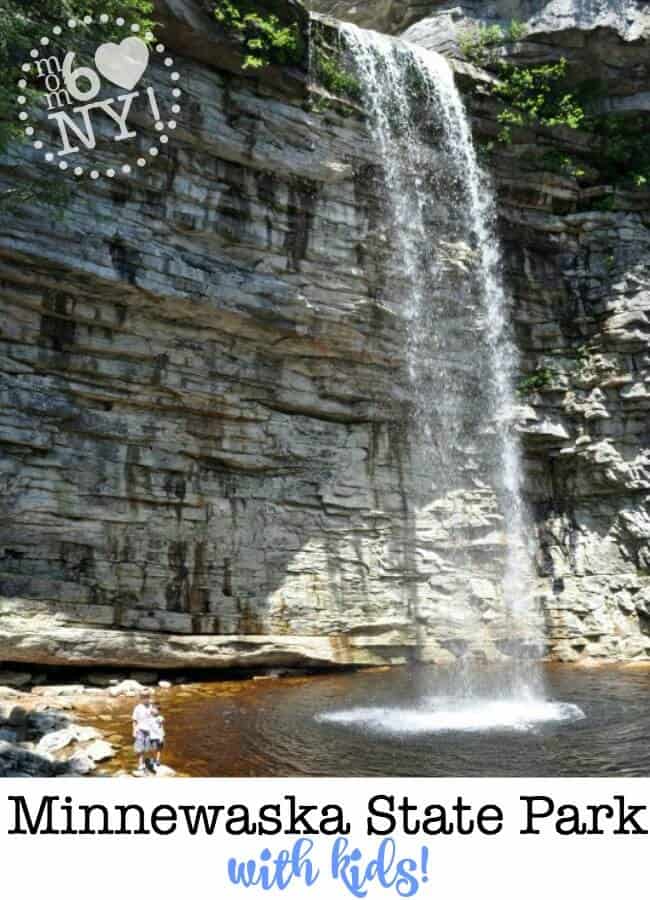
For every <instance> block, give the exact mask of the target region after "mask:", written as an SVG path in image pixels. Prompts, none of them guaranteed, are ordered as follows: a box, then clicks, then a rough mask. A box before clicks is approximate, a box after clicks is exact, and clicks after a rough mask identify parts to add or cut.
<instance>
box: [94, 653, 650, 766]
mask: <svg viewBox="0 0 650 900" xmlns="http://www.w3.org/2000/svg"><path fill="white" fill-rule="evenodd" d="M475 680H476V683H475V694H476V695H478V696H476V695H475V696H474V697H473V698H472V699H467V700H462V699H460V698H458V697H456V696H454V694H453V690H452V688H453V683H454V680H453V679H452V678H450V677H449V673H448V672H446V673H443V672H442V671H440V670H436V669H435V668H429V667H420V668H417V669H411V670H408V669H391V670H388V671H381V672H366V673H363V672H360V673H352V674H338V675H328V676H316V677H309V678H282V679H269V680H255V681H240V682H221V683H214V684H205V685H196V686H192V687H183V688H175V689H173V690H172V691H169V692H166V693H161V694H160V695H159V699H160V702H161V706H162V709H163V712H164V714H165V716H166V720H167V730H168V741H167V747H166V751H165V759H164V761H165V762H167V763H168V764H169V765H171V766H172V767H174V768H175V769H177V770H178V771H179V772H181V773H186V774H190V775H207V776H309V775H319V776H337V775H347V776H353V775H354V776H370V775H373V776H382V775H385V776H479V775H484V776H561V775H566V776H596V775H601V776H606V775H649V774H650V672H646V671H634V670H629V669H624V668H610V667H607V668H598V669H592V670H579V669H575V668H572V667H568V666H550V667H547V670H546V673H545V681H546V699H545V700H539V699H535V698H531V697H526V696H520V697H518V698H516V699H507V698H506V699H504V698H503V697H502V698H500V699H495V698H494V697H493V696H492V693H493V685H492V684H491V681H492V674H491V673H490V672H489V671H487V670H486V671H485V672H484V673H482V674H479V675H478V676H477V677H476V678H475ZM481 695H482V696H481ZM132 705H133V701H132V700H129V701H121V703H120V704H119V705H118V706H117V707H113V708H112V711H111V714H110V719H111V722H110V724H108V722H107V719H108V718H109V716H108V715H107V714H106V713H104V715H103V716H102V719H103V721H101V722H98V724H100V726H101V727H102V728H103V729H104V730H105V731H109V732H110V731H113V732H118V734H121V735H122V736H123V738H124V742H125V750H124V752H123V753H122V754H121V755H120V757H119V758H118V759H117V760H116V762H115V763H114V766H131V765H132V755H131V754H130V752H129V751H128V742H129V736H128V733H129V717H130V707H131V706H132Z"/></svg>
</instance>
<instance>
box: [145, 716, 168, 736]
mask: <svg viewBox="0 0 650 900" xmlns="http://www.w3.org/2000/svg"><path fill="white" fill-rule="evenodd" d="M149 737H150V738H151V740H152V741H162V739H163V738H164V737H165V728H164V726H163V717H162V716H151V718H150V719H149Z"/></svg>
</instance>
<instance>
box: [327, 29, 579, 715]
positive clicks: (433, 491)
mask: <svg viewBox="0 0 650 900" xmlns="http://www.w3.org/2000/svg"><path fill="white" fill-rule="evenodd" d="M342 34H343V37H344V41H345V43H346V45H347V46H348V48H349V50H350V52H351V54H352V57H353V59H354V64H355V67H356V72H357V77H358V79H359V82H360V85H361V89H362V93H363V101H364V107H365V109H366V111H367V115H368V127H369V130H370V134H371V137H372V139H373V141H374V143H375V144H376V146H377V149H378V156H379V161H380V165H381V169H382V172H383V178H384V181H385V194H386V221H387V223H388V226H387V227H388V235H387V237H388V241H389V243H390V246H391V248H392V253H391V260H390V264H389V269H390V271H389V279H388V281H389V288H388V289H389V290H390V291H391V292H392V294H393V296H394V297H397V298H399V301H400V304H401V307H402V309H403V315H404V316H405V318H406V320H407V362H408V370H409V382H410V393H411V396H412V427H411V431H412V436H413V439H412V444H413V446H414V456H415V458H416V468H417V469H418V471H419V472H420V473H421V474H422V473H423V475H424V479H425V481H426V482H427V483H426V490H427V492H429V493H430V495H431V496H432V497H433V498H434V499H433V501H432V503H433V506H432V508H433V509H434V510H439V511H440V512H441V514H442V515H443V516H444V519H445V520H446V521H447V522H451V523H452V527H451V529H450V535H449V536H448V538H447V539H446V541H444V542H443V543H444V548H443V550H442V551H441V553H440V555H439V559H438V560H437V565H438V572H439V573H442V574H443V575H445V574H446V575H447V576H448V577H449V580H450V582H451V581H452V579H453V580H455V581H456V583H460V584H461V590H462V586H463V585H464V584H465V585H466V584H468V583H469V580H470V579H471V578H475V577H477V576H478V577H481V576H482V575H484V574H485V573H484V572H483V569H484V567H485V563H484V561H483V560H484V557H483V559H481V558H479V557H477V554H476V552H475V547H474V545H473V544H472V541H471V540H470V539H469V538H468V536H467V535H468V529H470V528H471V526H472V521H471V520H472V518H476V517H478V516H484V517H485V518H486V519H487V520H489V519H492V520H493V521H495V522H496V523H497V524H496V526H495V527H496V528H497V529H498V530H499V531H500V533H501V541H500V546H499V547H498V548H497V550H496V552H495V553H494V554H493V557H499V560H498V561H497V567H496V569H495V568H494V565H495V560H494V559H492V560H491V561H490V566H491V570H490V574H491V575H492V577H493V578H494V577H495V578H496V581H497V585H498V587H497V590H498V593H499V596H500V598H501V605H502V610H501V620H502V625H501V641H500V643H501V646H502V647H504V648H506V651H507V655H508V658H509V664H508V665H507V666H503V667H500V668H499V673H500V674H499V675H498V676H496V677H495V674H494V673H491V676H490V678H489V679H487V678H485V669H484V668H481V667H477V666H476V665H475V664H474V663H473V662H472V661H471V658H470V655H468V659H467V660H465V661H463V662H462V663H461V664H459V665H458V666H457V667H456V673H457V674H456V677H455V678H454V679H452V683H449V684H448V685H447V691H446V692H445V695H444V696H441V695H440V693H439V692H437V691H436V692H434V691H432V692H431V693H430V694H429V695H428V696H425V697H423V698H422V702H421V703H420V704H419V706H418V708H417V709H413V708H408V709H404V708H399V709H398V708H395V709H390V708H382V709H377V708H373V707H367V708H366V707H364V708H357V709H346V710H345V711H341V712H338V711H336V710H332V711H328V712H325V713H323V714H322V715H323V716H324V718H325V720H326V721H329V722H331V723H339V724H341V725H347V726H350V725H353V726H355V725H356V726H362V727H366V728H372V729H376V728H378V727H381V728H384V729H386V730H388V731H400V732H409V731H411V732H412V731H417V732H421V731H423V730H429V731H448V730H476V729H478V730H481V729H485V728H494V727H503V728H506V729H509V728H521V727H527V725H528V724H530V725H535V724H536V723H538V722H540V721H544V720H550V721H552V720H560V719H561V720H564V719H566V718H571V716H572V715H574V714H575V715H576V716H578V715H580V711H579V710H578V709H577V708H571V707H570V705H569V706H567V704H554V703H552V702H549V701H548V700H547V699H546V695H545V688H544V684H543V675H542V672H543V669H542V666H541V665H540V663H539V658H540V656H541V655H542V653H543V623H542V618H541V612H540V610H539V609H537V608H536V606H535V604H534V602H532V600H531V599H530V598H531V587H532V583H533V579H532V568H531V563H530V554H529V550H528V547H527V540H526V534H527V527H526V526H527V523H526V515H525V507H524V504H523V502H522V492H521V468H520V455H519V450H518V444H517V440H516V437H515V435H514V433H513V427H512V426H513V420H514V408H515V392H514V388H513V376H514V372H515V370H516V365H517V355H516V349H515V344H514V341H513V339H512V337H511V335H510V333H509V328H508V320H509V317H508V309H507V296H506V294H505V291H504V288H503V284H502V281H501V277H500V249H499V243H498V240H497V237H496V230H495V208H494V207H495V205H494V199H493V194H492V191H491V188H490V184H489V181H488V179H487V178H486V177H485V175H484V173H483V172H482V170H481V168H480V166H479V164H478V161H477V157H476V153H475V150H474V146H473V141H472V135H471V131H470V126H469V122H468V119H467V116H466V113H465V110H464V107H463V102H462V99H461V97H460V94H459V92H458V90H457V88H456V85H455V82H454V76H453V73H452V70H451V68H450V66H449V64H448V63H447V61H446V60H445V59H444V58H443V57H442V56H439V55H438V54H436V53H433V52H430V51H425V50H421V49H420V48H417V47H415V46H411V45H408V44H405V43H403V42H400V41H397V40H395V39H393V38H389V37H387V36H384V35H380V34H377V33H375V32H371V31H364V30H362V29H359V28H357V27H355V26H353V25H343V26H342ZM490 503H492V504H493V507H494V508H493V509H490ZM486 509H487V510H488V512H487V513H486ZM453 523H458V524H457V527H454V524H453ZM458 605H459V604H457V606H458ZM414 612H415V614H416V617H417V618H418V619H420V620H421V619H422V618H423V615H422V610H415V611H414ZM458 615H459V613H458V610H457V608H455V609H454V610H453V611H452V612H451V613H450V616H451V617H453V618H455V619H456V621H455V627H456V628H457V629H458V621H457V619H458ZM441 625H442V627H445V623H444V622H441V621H438V622H437V627H438V629H440V627H441ZM473 627H474V626H473V624H472V620H471V618H469V617H468V618H466V619H464V620H463V618H462V614H461V628H462V629H464V632H465V633H464V634H463V638H464V639H466V642H467V644H468V645H471V643H472V638H473V635H472V634H471V633H470V632H471V631H472V628H473ZM461 656H462V654H461Z"/></svg>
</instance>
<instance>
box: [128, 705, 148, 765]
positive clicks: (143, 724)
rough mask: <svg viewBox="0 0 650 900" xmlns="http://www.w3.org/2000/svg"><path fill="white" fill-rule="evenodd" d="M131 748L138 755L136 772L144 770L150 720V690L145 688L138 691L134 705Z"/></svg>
mask: <svg viewBox="0 0 650 900" xmlns="http://www.w3.org/2000/svg"><path fill="white" fill-rule="evenodd" d="M131 719H132V721H133V749H134V751H135V754H136V756H137V757H138V772H144V771H145V770H146V761H147V753H149V751H150V750H151V744H150V739H149V729H150V727H151V721H152V698H151V691H149V690H147V689H146V688H145V689H144V690H143V691H142V692H141V693H140V702H139V703H138V704H137V705H136V706H135V707H134V709H133V715H132V716H131Z"/></svg>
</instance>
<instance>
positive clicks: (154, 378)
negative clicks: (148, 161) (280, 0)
mask: <svg viewBox="0 0 650 900" xmlns="http://www.w3.org/2000/svg"><path fill="white" fill-rule="evenodd" d="M357 6H358V7H359V8H361V7H362V6H363V4H361V3H359V4H357ZM366 6H368V5H366ZM380 6H381V5H380V4H372V8H373V11H375V12H376V10H377V9H378V8H379V7H380ZM421 6H422V7H423V8H424V7H425V6H426V7H427V9H426V10H425V11H424V15H427V14H428V13H429V12H430V11H431V8H432V6H433V4H422V5H421ZM467 6H468V8H469V6H470V4H468V5H467ZM510 6H512V4H508V8H510ZM574 6H575V4H574ZM610 6H611V4H610ZM497 7H499V4H494V8H495V15H498V14H500V12H499V10H500V7H499V9H497ZM381 8H382V9H384V7H383V6H382V7H381ZM385 8H386V9H387V10H388V4H386V7H385ZM402 8H404V9H406V8H407V5H406V4H403V5H402V6H400V9H402ZM504 8H505V4H504ZM550 8H551V5H550V4H549V5H548V9H550ZM626 8H627V7H626ZM409 9H410V7H409ZM413 9H415V6H414V7H413ZM160 11H161V14H162V15H163V18H164V21H165V23H166V26H167V28H166V43H167V44H168V45H169V46H170V47H171V48H172V49H174V50H175V51H176V53H177V54H182V59H181V63H180V64H181V69H180V71H181V74H182V80H183V86H184V90H185V91H186V93H187V95H188V101H189V102H187V103H186V104H185V106H184V110H183V114H182V116H181V117H180V120H179V127H178V129H177V132H176V135H175V138H174V142H173V148H171V149H170V151H169V153H168V154H167V155H165V157H164V158H163V157H161V160H160V163H159V164H158V165H157V166H154V167H151V170H150V174H148V175H147V177H146V178H144V177H143V178H137V179H135V178H134V179H132V180H131V181H129V182H125V183H120V184H117V183H115V184H111V183H109V182H107V181H100V182H97V183H92V184H85V186H84V185H75V187H74V191H73V193H72V195H71V199H70V201H69V203H68V205H67V207H66V209H65V211H64V213H63V215H62V217H60V218H57V217H55V216H53V214H52V213H51V212H50V211H48V210H47V209H45V210H44V209H43V208H39V207H37V206H34V205H29V204H27V205H25V206H23V207H22V208H21V209H20V210H19V211H16V212H13V213H4V214H3V216H2V221H1V223H0V274H1V277H2V284H3V292H2V300H1V303H2V309H3V316H2V326H1V328H2V330H1V334H0V337H1V345H0V346H1V350H0V354H1V355H0V380H1V386H0V390H1V391H2V406H1V408H0V441H1V442H2V443H1V445H0V447H1V451H0V473H1V476H2V485H3V491H2V496H1V497H0V507H1V509H2V516H1V519H0V595H2V597H3V598H4V599H2V600H1V601H0V658H2V659H4V660H14V661H21V660H23V661H31V662H43V663H52V662H57V663H71V664H79V665H88V664H92V663H97V662H101V663H104V664H115V665H119V664H122V663H124V662H125V661H128V662H129V663H130V664H131V665H133V666H137V665H142V666H147V667H151V666H152V665H155V666H158V667H161V668H162V667H166V666H167V667H180V666H193V667H198V666H235V665H268V664H270V665H285V664H286V665H295V664H301V663H311V664H318V665H330V664H332V665H337V664H349V663H358V664H373V663H378V662H385V661H388V662H395V663H399V662H403V661H405V660H407V659H410V658H413V657H415V656H418V655H420V656H422V657H424V658H430V659H434V660H445V659H449V658H452V657H453V655H454V653H457V652H464V651H466V650H467V649H469V650H470V651H472V652H475V653H482V654H483V655H487V656H499V655H500V649H499V648H500V646H501V645H500V642H503V639H504V637H505V634H504V632H503V627H502V625H503V610H502V609H501V605H500V600H499V597H498V596H497V594H496V592H495V588H494V584H495V583H496V581H497V580H498V574H499V567H500V559H499V556H500V550H499V547H500V540H501V536H500V534H499V528H498V519H497V518H496V517H495V514H494V509H493V507H492V506H491V503H490V501H489V498H486V500H485V508H484V509H482V510H481V509H480V504H477V505H476V506H475V507H474V508H473V515H472V517H471V518H470V520H469V521H464V522H461V523H458V522H452V521H450V520H449V518H448V517H447V518H446V516H445V510H444V509H441V508H439V507H436V506H435V504H432V503H431V502H430V500H431V498H430V497H428V496H427V487H426V479H425V477H424V476H425V473H423V472H421V471H418V470H417V467H414V462H413V458H412V452H411V450H412V448H411V445H410V437H409V429H408V428H407V427H406V416H407V411H408V406H409V403H408V389H407V378H406V373H405V365H404V344H405V327H406V325H405V321H404V310H403V307H402V305H401V303H400V300H399V297H398V296H397V295H394V294H391V293H389V292H386V291H385V290H384V286H385V283H386V281H387V269H388V266H389V253H390V248H389V246H388V234H387V226H386V223H385V220H384V219H385V217H384V197H383V194H382V181H381V172H380V169H379V165H378V163H379V161H378V159H377V156H376V150H375V148H373V146H372V144H371V142H370V141H369V139H368V135H367V130H366V127H365V123H364V119H363V114H362V111H361V110H360V109H358V108H355V106H354V104H351V103H349V102H346V101H344V100H341V99H337V98H335V97H332V96H329V95H326V94H324V93H323V91H322V90H320V89H318V88H313V87H311V88H310V86H309V83H308V79H307V75H306V72H305V70H304V68H300V67H298V68H295V69H292V70H272V71H270V72H268V73H267V74H265V75H264V76H263V77H245V76H244V75H243V74H242V73H241V72H240V71H239V63H238V59H237V53H236V48H234V49H233V47H232V44H231V43H229V42H228V41H227V40H226V39H225V38H224V36H223V34H221V33H220V32H219V30H218V29H216V26H211V25H210V23H209V22H208V20H207V19H205V18H203V17H202V16H203V14H202V12H201V10H200V9H198V8H197V7H193V6H192V4H189V3H186V2H184V0H169V2H165V3H162V4H161V10H160ZM333 11H334V12H338V11H339V10H338V8H337V9H334V10H333ZM513 14H514V13H513V12H512V13H511V12H508V13H507V15H509V16H510V15H513ZM373 15H374V13H373ZM386 15H388V13H386ZM620 15H621V16H623V18H625V16H624V14H623V11H622V12H621V14H620ZM416 18H419V13H417V14H415V13H413V14H412V13H408V15H407V14H406V13H405V14H404V16H403V17H402V18H401V19H400V22H405V23H406V24H411V22H412V21H414V19H416ZM407 20H408V21H407ZM364 21H365V20H364ZM621 21H622V20H621ZM626 21H627V20H626ZM638 21H641V19H640V18H639V17H637V18H635V19H634V22H638ZM373 24H376V25H377V26H382V25H383V24H384V22H383V20H381V19H377V20H374V19H373ZM574 24H575V23H574ZM577 24H578V25H580V23H577ZM627 25H628V26H629V28H631V29H632V30H633V29H634V28H636V25H635V24H634V23H632V22H628V23H627ZM626 27H627V26H626ZM197 33H200V35H201V37H200V39H197ZM633 36H635V39H636V38H638V32H637V31H635V32H634V35H633ZM603 39H604V40H611V41H613V42H614V44H615V45H616V46H617V47H619V49H620V46H622V44H621V40H622V39H621V38H619V37H618V36H615V35H614V34H613V33H611V32H608V33H607V36H606V37H605V38H603ZM534 43H535V42H534V41H533V42H529V43H528V45H527V49H525V50H522V51H521V52H532V51H530V48H531V46H532V44H534ZM641 46H642V45H640V44H639V45H637V44H635V43H634V41H633V42H632V44H630V49H631V51H632V52H635V53H636V52H638V50H639V47H641ZM643 46H644V49H645V50H646V51H647V44H645V45H643ZM535 52H537V51H535ZM549 52H550V51H549ZM595 52H596V51H595V50H594V53H595ZM621 52H622V51H621ZM626 59H628V57H626ZM213 60H218V61H219V65H218V66H216V65H214V64H213V63H212V61H213ZM603 66H605V61H603ZM629 71H630V72H632V73H633V75H634V77H631V78H630V79H628V80H627V81H626V82H625V83H626V85H627V86H626V87H625V89H624V90H623V91H621V92H619V93H618V94H616V93H615V92H614V93H612V94H611V96H610V95H608V98H607V99H609V100H611V102H617V103H619V104H620V103H624V102H629V103H631V104H632V105H634V104H637V105H638V104H639V103H640V102H642V101H640V100H639V96H640V95H641V94H642V93H643V91H642V90H641V89H640V86H641V85H642V84H643V82H644V78H646V75H644V74H643V72H640V71H639V69H638V66H636V64H635V65H630V66H629ZM646 74H647V73H646ZM459 78H460V80H461V83H462V85H463V86H464V89H465V90H466V92H467V97H468V102H469V103H470V105H471V111H472V114H473V117H474V123H475V126H476V133H477V137H478V138H479V139H481V138H482V139H485V138H488V137H491V136H493V135H494V134H495V133H496V131H497V129H498V125H497V124H496V122H495V116H496V111H495V106H494V103H493V101H492V100H491V99H490V98H489V97H486V96H485V95H483V94H481V92H480V90H479V91H477V90H476V87H477V85H479V86H480V84H481V83H482V81H481V79H482V78H483V76H482V75H481V74H480V73H479V72H475V71H472V70H471V67H467V66H463V65H459ZM612 98H614V99H612ZM624 98H627V99H624ZM631 98H636V99H634V100H633V99H631ZM575 141H576V136H575V135H574V134H572V133H569V132H566V133H564V132H562V133H561V134H559V135H557V134H556V135H550V134H549V133H548V132H546V133H545V132H543V131H540V132H538V133H534V132H532V131H530V132H525V131H523V130H522V131H521V133H519V134H517V136H516V140H515V142H514V143H513V145H511V146H510V147H509V148H502V149H498V150H497V152H496V153H494V154H493V155H492V157H491V161H490V165H491V167H492V170H493V173H494V177H495V180H496V184H497V187H498V191H499V199H500V224H501V231H502V237H503V241H504V248H505V267H506V275H507V280H508V283H509V286H510V288H511V293H512V297H513V309H512V315H513V319H514V321H515V324H516V327H517V335H518V340H519V343H520V347H521V349H522V352H523V362H524V369H525V371H526V372H535V371H539V370H540V369H541V368H543V369H544V370H546V369H548V370H550V371H551V372H552V376H551V377H549V379H545V380H544V382H545V383H544V384H543V385H542V389H541V390H538V391H530V392H528V394H527V396H526V397H525V402H523V403H522V415H521V425H520V428H521V432H522V436H523V440H524V441H525V447H526V456H527V493H528V495H529V499H530V501H531V504H532V506H533V509H534V512H535V518H536V523H537V527H538V554H537V556H538V560H537V562H538V569H539V576H540V577H539V582H538V585H537V588H538V593H539V595H540V596H543V597H544V608H545V613H546V617H547V627H548V636H549V650H550V652H551V653H552V654H553V655H554V656H556V657H558V658H562V659H578V658H588V657H605V658H626V659H628V658H635V659H636V658H644V657H646V656H647V655H648V654H649V653H650V581H649V580H648V573H649V572H650V503H649V501H648V488H649V483H650V471H649V464H650V463H649V453H650V451H649V449H648V448H649V446H650V445H649V442H648V438H649V436H650V435H649V428H650V426H649V424H648V409H649V408H650V355H649V350H648V343H649V337H648V336H649V333H650V320H649V319H648V308H649V306H650V256H649V249H650V248H649V245H650V230H649V229H650V211H649V202H648V194H647V193H645V194H644V193H643V192H625V191H621V190H616V191H614V190H613V189H612V188H608V187H602V189H601V188H599V189H598V190H597V191H596V194H594V189H593V188H589V189H585V188H582V187H581V186H580V185H579V184H578V182H577V181H576V179H575V178H572V177H568V176H567V177H564V176H561V175H557V174H552V173H550V172H548V171H545V166H544V152H545V151H546V150H548V149H549V148H557V147H559V148H560V149H563V150H571V148H572V147H573V146H574V143H575ZM16 152H17V151H16ZM16 152H15V153H16ZM38 172H39V169H38V167H37V165H36V163H35V162H33V161H32V162H30V163H29V164H28V165H26V164H25V152H24V151H23V150H21V151H20V153H19V154H18V155H15V154H14V156H13V157H12V156H10V157H9V158H7V159H5V160H3V163H2V168H1V170H0V177H1V179H2V185H3V187H4V186H13V187H16V185H18V187H20V179H21V178H22V177H24V176H25V175H26V174H27V175H38ZM604 195H607V196H611V197H613V200H612V205H613V208H612V209H610V210H609V211H606V212H603V211H595V210H594V209H593V208H591V207H592V206H593V202H592V201H593V198H594V196H595V197H602V196H604ZM451 265H452V268H453V265H455V263H454V261H453V260H452V263H451ZM455 528H458V529H459V530H461V531H462V532H463V534H464V535H465V536H466V539H467V540H468V544H469V545H470V546H471V547H472V548H473V549H472V552H474V553H476V554H477V556H480V558H481V560H482V572H483V575H484V577H480V578H475V579H473V580H472V581H471V582H470V583H469V585H467V584H464V585H462V586H458V585H454V584H449V581H448V579H445V577H444V575H440V574H436V573H435V572H434V573H433V574H432V559H433V558H434V556H435V553H434V551H435V549H436V547H437V546H438V545H444V543H445V541H446V540H448V539H449V535H450V533H452V532H453V531H454V529H455ZM458 603H461V604H462V610H463V613H462V616H460V617H459V622H460V621H461V620H462V622H461V624H462V627H461V625H460V624H459V628H458V630H457V631H454V630H453V629H452V630H451V631H449V630H446V631H444V632H441V631H439V630H436V627H435V623H436V620H437V617H439V616H440V608H441V606H442V607H444V606H451V607H454V606H455V605H456V604H458ZM467 616H471V617H472V619H471V624H472V628H471V633H472V634H473V635H474V644H473V646H471V647H469V648H468V647H467V645H466V644H463V641H462V640H460V638H461V637H462V634H463V633H464V632H463V629H464V630H465V632H466V631H467V621H468V620H467ZM463 617H464V618H463ZM503 649H504V648H503V647H501V650H503Z"/></svg>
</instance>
